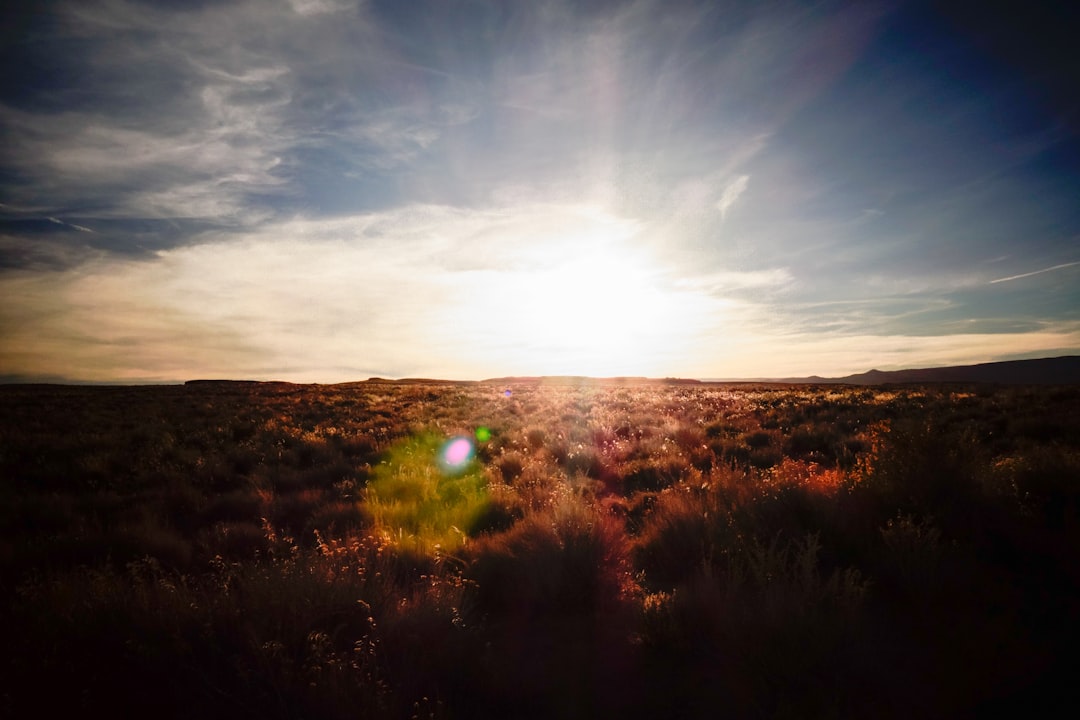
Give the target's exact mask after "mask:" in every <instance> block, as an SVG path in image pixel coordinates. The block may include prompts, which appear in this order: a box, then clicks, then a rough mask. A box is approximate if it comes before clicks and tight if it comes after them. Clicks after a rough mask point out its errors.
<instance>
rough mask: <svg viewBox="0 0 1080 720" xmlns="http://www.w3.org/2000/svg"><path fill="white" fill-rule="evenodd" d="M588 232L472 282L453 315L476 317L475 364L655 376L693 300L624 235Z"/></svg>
mask: <svg viewBox="0 0 1080 720" xmlns="http://www.w3.org/2000/svg"><path fill="white" fill-rule="evenodd" d="M611 230H612V229H611V228H610V227H606V226H604V225H600V226H596V225H592V226H587V227H586V229H585V230H583V231H582V232H581V233H579V234H574V235H572V236H570V237H566V236H563V237H561V238H559V239H557V240H552V241H550V242H548V243H545V246H546V247H545V249H544V250H543V251H542V252H541V251H540V248H539V247H537V246H532V247H530V248H528V249H523V251H522V253H521V257H522V258H523V259H525V258H527V259H528V260H527V261H526V262H522V263H520V264H519V265H517V266H516V267H514V268H512V269H501V270H492V271H483V272H477V273H474V274H472V275H470V277H469V279H468V282H467V288H466V289H465V291H464V292H463V295H462V297H463V301H462V302H463V305H464V306H462V305H457V306H455V307H454V308H453V309H452V310H451V309H449V308H448V310H449V311H451V312H452V313H453V315H454V316H456V317H458V318H461V317H470V318H476V317H483V318H484V329H483V330H482V331H481V332H479V333H478V334H477V335H475V337H476V338H477V340H478V343H479V345H478V346H477V347H473V348H470V352H473V353H479V354H480V355H481V357H478V358H476V360H477V362H478V363H479V364H481V365H492V366H499V367H505V368H517V369H518V370H516V371H515V372H520V373H524V374H551V375H562V374H570V375H594V376H610V375H650V374H655V373H658V372H660V373H663V372H664V368H665V367H666V366H667V364H668V362H669V361H670V358H671V356H672V354H673V353H678V350H679V347H681V346H683V345H685V343H686V341H687V339H688V338H689V336H690V335H691V334H692V327H693V325H694V324H695V322H696V320H695V318H697V317H698V316H699V315H700V314H701V313H700V310H701V308H700V306H697V303H696V301H697V300H699V299H700V298H698V296H697V295H695V294H693V293H688V292H686V291H684V290H681V289H674V288H669V287H667V286H666V284H665V282H664V274H663V269H662V265H661V263H659V262H657V260H656V258H654V257H653V256H652V255H650V254H649V253H648V252H647V251H645V250H643V249H642V248H640V247H636V246H634V245H633V244H632V243H630V242H628V239H629V238H628V236H627V233H626V232H625V231H620V232H612V231H611Z"/></svg>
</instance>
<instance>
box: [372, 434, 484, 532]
mask: <svg viewBox="0 0 1080 720" xmlns="http://www.w3.org/2000/svg"><path fill="white" fill-rule="evenodd" d="M470 448H471V440H469V439H467V438H463V437H458V438H449V439H448V438H445V437H442V436H440V435H437V434H435V433H422V434H419V435H416V436H413V437H409V438H407V439H405V440H403V441H401V442H399V443H397V444H396V445H394V446H393V447H391V448H390V449H389V450H388V451H387V453H386V456H385V459H384V460H383V461H382V462H380V463H379V464H378V465H376V466H375V467H374V468H372V473H371V478H370V480H369V481H368V486H367V493H366V498H365V501H366V503H367V506H368V511H369V512H370V513H371V515H372V517H373V518H374V519H375V523H376V527H377V528H379V530H380V531H381V532H382V533H383V534H384V535H385V536H386V537H388V538H389V539H390V540H392V541H393V542H395V543H397V544H399V545H403V546H407V547H410V548H411V549H415V550H419V551H421V552H425V553H435V552H453V551H454V550H456V549H458V548H460V547H461V546H462V545H464V544H465V542H466V540H467V538H468V536H469V534H470V533H471V532H472V531H473V530H474V528H475V527H476V525H477V524H478V522H479V521H480V520H481V519H482V518H483V517H484V515H485V513H486V512H487V511H488V509H489V505H490V503H491V501H490V498H489V496H488V491H487V480H486V478H485V476H484V467H483V465H482V464H481V463H480V462H479V461H478V460H476V459H475V457H473V456H472V451H471V450H470Z"/></svg>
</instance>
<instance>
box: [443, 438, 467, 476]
mask: <svg viewBox="0 0 1080 720" xmlns="http://www.w3.org/2000/svg"><path fill="white" fill-rule="evenodd" d="M473 452H474V448H473V444H472V440H470V439H469V438H467V437H454V438H450V439H449V440H447V441H446V442H445V443H444V444H443V446H442V449H441V450H439V465H441V466H442V468H443V470H445V471H446V472H457V471H460V470H463V469H464V468H465V466H466V465H468V463H469V461H470V460H472V457H473Z"/></svg>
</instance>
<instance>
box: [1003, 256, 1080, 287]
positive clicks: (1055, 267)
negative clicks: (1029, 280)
mask: <svg viewBox="0 0 1080 720" xmlns="http://www.w3.org/2000/svg"><path fill="white" fill-rule="evenodd" d="M1076 265H1080V260H1076V261H1073V262H1067V263H1060V264H1058V265H1053V266H1051V267H1048V268H1043V269H1042V270H1033V271H1031V272H1026V273H1020V274H1019V275H1010V276H1008V277H1002V278H997V279H996V280H991V281H990V284H991V285H993V284H994V283H1003V282H1010V281H1012V280H1019V279H1021V278H1026V277H1032V276H1034V275H1042V274H1043V273H1048V272H1053V271H1054V270H1062V269H1064V268H1068V267H1075V266H1076Z"/></svg>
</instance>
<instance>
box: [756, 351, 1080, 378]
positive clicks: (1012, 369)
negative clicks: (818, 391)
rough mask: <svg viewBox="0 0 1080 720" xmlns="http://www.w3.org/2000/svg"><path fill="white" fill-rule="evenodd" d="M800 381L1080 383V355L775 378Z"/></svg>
mask: <svg viewBox="0 0 1080 720" xmlns="http://www.w3.org/2000/svg"><path fill="white" fill-rule="evenodd" d="M772 382H782V383H800V384H811V383H817V384H838V385H840V384H842V385H890V384H904V383H911V384H919V383H994V384H999V385H1075V384H1078V383H1080V356H1076V355H1066V356H1063V357H1054V358H1040V359H1038V360H1008V361H1005V362H992V363H980V364H978V365H955V366H950V367H936V368H920V369H915V370H877V369H875V370H868V371H867V372H864V373H857V374H855V375H847V376H845V377H839V378H822V377H817V376H812V377H806V378H784V379H775V380H772Z"/></svg>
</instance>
